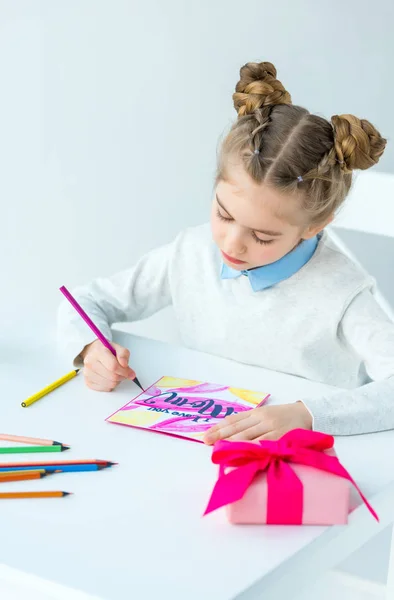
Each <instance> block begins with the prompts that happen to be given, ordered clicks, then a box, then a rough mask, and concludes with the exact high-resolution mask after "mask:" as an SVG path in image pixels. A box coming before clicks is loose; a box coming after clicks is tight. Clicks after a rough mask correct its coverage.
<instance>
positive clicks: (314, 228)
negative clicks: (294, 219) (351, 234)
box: [301, 215, 334, 240]
mask: <svg viewBox="0 0 394 600" xmlns="http://www.w3.org/2000/svg"><path fill="white" fill-rule="evenodd" d="M333 219H334V215H331V216H330V217H329V218H328V219H326V220H325V221H324V222H323V223H319V224H318V225H310V226H309V227H307V228H306V229H305V231H304V232H303V234H302V236H301V237H302V239H304V240H310V239H311V238H313V237H314V236H315V235H317V234H318V233H320V232H321V231H322V230H323V229H324V228H325V227H327V225H328V224H329V223H331V221H333Z"/></svg>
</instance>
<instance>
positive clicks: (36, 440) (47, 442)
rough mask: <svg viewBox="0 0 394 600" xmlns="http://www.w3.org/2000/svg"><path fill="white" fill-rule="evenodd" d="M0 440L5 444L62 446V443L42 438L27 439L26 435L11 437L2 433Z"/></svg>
mask: <svg viewBox="0 0 394 600" xmlns="http://www.w3.org/2000/svg"><path fill="white" fill-rule="evenodd" d="M0 440H1V441H3V442H19V443H21V444H37V445H38V446H61V443H60V442H55V441H53V440H42V439H40V438H32V437H25V436H24V435H9V434H8V433H0Z"/></svg>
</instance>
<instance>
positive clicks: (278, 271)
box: [221, 236, 319, 292]
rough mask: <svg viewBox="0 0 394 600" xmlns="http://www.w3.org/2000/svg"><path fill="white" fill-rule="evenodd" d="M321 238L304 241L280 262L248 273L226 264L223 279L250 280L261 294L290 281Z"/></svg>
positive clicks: (250, 270) (254, 289) (223, 267)
mask: <svg viewBox="0 0 394 600" xmlns="http://www.w3.org/2000/svg"><path fill="white" fill-rule="evenodd" d="M318 241H319V238H318V236H315V237H313V238H311V239H309V240H303V241H302V242H301V244H298V246H296V247H295V248H294V250H292V251H291V252H289V253H288V254H285V256H282V258H280V259H279V260H277V261H275V262H274V263H271V264H269V265H263V266H262V267H256V268H255V269H249V270H246V271H237V270H236V269H232V268H231V267H229V266H227V265H226V264H224V263H223V264H222V271H221V278H222V279H235V278H236V277H240V276H241V275H246V276H247V277H248V278H249V281H250V285H251V286H252V289H253V291H254V292H259V291H261V290H264V289H265V288H268V287H271V286H273V285H275V284H276V283H279V282H280V281H283V280H284V279H288V278H289V277H291V276H292V275H294V273H296V272H297V271H299V270H300V269H301V267H303V266H304V265H305V264H306V263H307V262H308V260H309V259H310V258H311V257H312V255H313V253H314V252H315V250H316V247H317V244H318Z"/></svg>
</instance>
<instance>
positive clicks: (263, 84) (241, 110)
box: [233, 62, 291, 117]
mask: <svg viewBox="0 0 394 600" xmlns="http://www.w3.org/2000/svg"><path fill="white" fill-rule="evenodd" d="M233 102H234V108H235V110H236V111H237V112H238V116H239V117H241V116H243V115H248V114H251V113H253V112H254V111H255V110H257V109H258V108H263V107H268V106H274V105H275V104H291V96H290V94H289V92H287V91H286V90H285V88H284V87H283V85H282V83H281V82H280V81H279V80H278V79H276V69H275V67H274V65H273V64H272V63H270V62H261V63H253V62H249V63H246V65H244V66H243V67H241V69H240V80H239V81H238V83H237V85H236V87H235V93H234V94H233Z"/></svg>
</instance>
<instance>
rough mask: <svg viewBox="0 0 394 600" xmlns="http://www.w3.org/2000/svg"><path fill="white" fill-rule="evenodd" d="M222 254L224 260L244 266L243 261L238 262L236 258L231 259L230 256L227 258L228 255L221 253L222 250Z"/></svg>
mask: <svg viewBox="0 0 394 600" xmlns="http://www.w3.org/2000/svg"><path fill="white" fill-rule="evenodd" d="M222 254H223V256H224V258H225V259H226V260H228V261H229V262H231V263H233V264H234V265H244V264H245V261H244V260H238V259H237V258H233V257H232V256H229V255H228V254H226V253H225V252H223V250H222Z"/></svg>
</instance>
